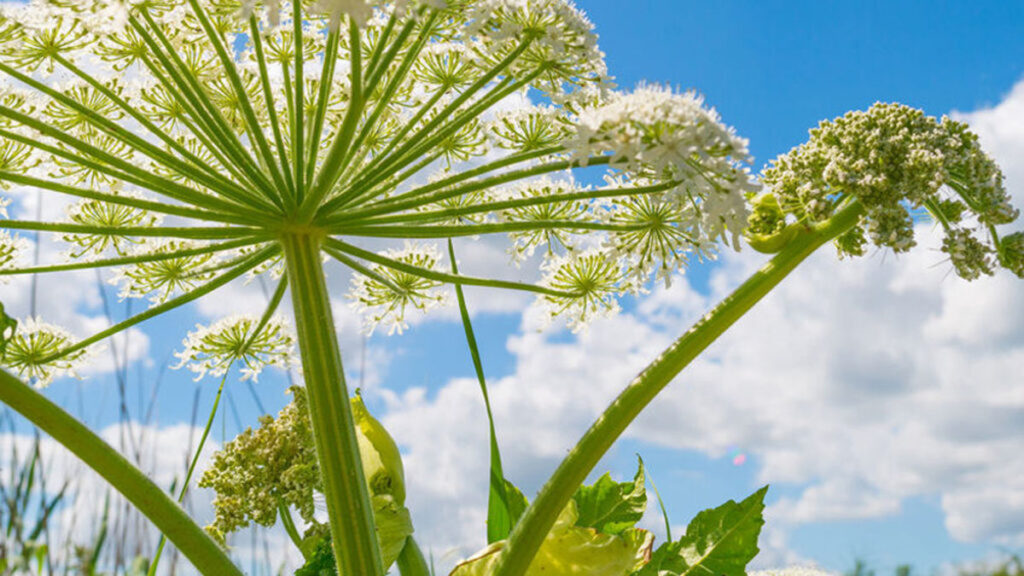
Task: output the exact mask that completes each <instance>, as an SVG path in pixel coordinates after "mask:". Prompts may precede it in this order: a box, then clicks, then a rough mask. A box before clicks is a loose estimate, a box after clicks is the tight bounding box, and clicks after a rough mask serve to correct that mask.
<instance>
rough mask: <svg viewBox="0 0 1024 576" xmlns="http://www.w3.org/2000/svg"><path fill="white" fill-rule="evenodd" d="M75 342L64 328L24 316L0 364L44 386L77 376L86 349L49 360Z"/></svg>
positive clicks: (28, 380) (35, 384)
mask: <svg viewBox="0 0 1024 576" xmlns="http://www.w3.org/2000/svg"><path fill="white" fill-rule="evenodd" d="M76 342H77V341H76V340H75V339H74V338H73V337H72V336H71V334H70V333H68V332H67V331H66V330H64V329H63V328H60V327H57V326H54V325H52V324H47V323H45V322H42V321H40V320H39V319H37V318H27V319H25V320H22V321H21V322H19V323H18V327H17V329H16V330H15V332H14V336H13V337H12V338H11V339H10V340H8V342H7V348H6V350H5V351H4V355H3V361H2V364H3V365H4V366H5V367H7V368H9V369H11V370H13V371H15V372H17V373H18V374H19V375H20V376H21V377H22V378H23V379H25V381H27V382H29V383H31V384H33V385H34V386H36V387H37V388H45V387H46V386H49V384H50V383H51V382H53V380H54V379H55V378H60V377H63V376H72V377H76V378H77V377H78V374H77V372H76V369H77V368H78V367H79V366H80V365H81V364H83V362H84V360H85V359H86V357H87V356H88V355H89V354H88V350H87V349H83V350H77V351H75V352H73V353H71V354H65V355H63V356H61V357H60V358H57V359H50V357H51V356H53V355H54V354H56V353H58V352H60V351H62V350H64V349H66V348H68V347H69V346H72V345H74V344H75V343H76Z"/></svg>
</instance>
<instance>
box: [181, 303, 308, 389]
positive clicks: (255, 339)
mask: <svg viewBox="0 0 1024 576" xmlns="http://www.w3.org/2000/svg"><path fill="white" fill-rule="evenodd" d="M257 328H258V329H259V332H258V333H257V332H256V330H257ZM182 344H183V346H184V349H183V350H182V351H180V352H176V353H175V354H174V355H175V356H176V357H177V358H178V360H180V362H179V363H178V365H177V366H175V368H181V367H183V366H188V369H189V370H191V371H192V372H195V373H196V380H200V379H202V378H203V377H204V376H206V375H207V374H210V375H212V376H223V375H224V374H226V373H227V371H228V370H229V369H230V368H231V366H232V365H233V364H235V363H236V362H238V363H240V364H241V369H242V380H248V379H252V380H253V381H255V380H258V379H259V375H260V373H261V372H262V371H263V369H264V368H266V367H267V366H277V367H278V368H282V369H283V368H288V367H289V366H291V365H292V364H293V361H294V358H293V354H294V350H295V337H294V336H293V335H292V333H291V330H290V329H289V328H288V326H287V324H286V323H285V321H284V319H282V318H271V319H270V320H268V321H267V323H266V324H265V325H263V326H262V327H260V318H256V317H253V316H230V317H228V318H224V319H222V320H219V321H218V322H216V323H214V324H212V325H210V326H202V325H196V329H195V330H194V331H192V332H189V334H188V337H186V338H185V339H184V340H183V341H182Z"/></svg>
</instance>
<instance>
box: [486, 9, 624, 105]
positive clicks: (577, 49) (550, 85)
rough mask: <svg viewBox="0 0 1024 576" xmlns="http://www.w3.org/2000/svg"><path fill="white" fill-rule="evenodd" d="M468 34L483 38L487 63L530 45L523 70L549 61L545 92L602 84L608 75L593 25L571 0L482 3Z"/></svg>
mask: <svg viewBox="0 0 1024 576" xmlns="http://www.w3.org/2000/svg"><path fill="white" fill-rule="evenodd" d="M467 33H468V34H469V35H470V36H474V37H476V38H478V39H479V40H481V43H480V44H479V46H478V48H477V50H478V53H479V55H480V57H481V58H483V59H484V60H491V61H497V60H500V59H501V58H503V57H505V56H506V55H507V54H508V53H509V52H511V51H512V50H515V49H516V48H517V47H518V46H521V45H522V44H523V43H525V42H528V43H529V46H528V48H527V52H526V55H525V57H524V58H523V62H522V63H521V64H519V65H518V66H519V68H518V71H524V72H528V71H532V70H533V68H535V67H536V64H538V63H543V64H544V68H545V71H544V75H543V77H542V83H543V88H544V89H545V90H547V91H548V92H549V93H551V94H561V93H562V92H563V91H564V90H565V88H566V84H569V85H570V86H575V85H587V84H590V83H595V82H600V81H601V80H603V79H604V77H605V76H606V75H607V73H608V69H607V66H606V65H605V62H604V53H603V52H601V50H600V49H599V48H598V46H597V35H596V34H595V33H594V25H593V23H591V22H590V20H588V19H587V17H586V15H585V14H584V13H583V12H582V11H580V10H579V9H578V8H576V6H575V4H573V3H572V2H571V1H570V0H478V1H476V2H473V4H472V7H471V8H470V10H469V27H468V29H467ZM516 71H517V68H513V69H512V71H511V73H512V75H513V76H515V75H516Z"/></svg>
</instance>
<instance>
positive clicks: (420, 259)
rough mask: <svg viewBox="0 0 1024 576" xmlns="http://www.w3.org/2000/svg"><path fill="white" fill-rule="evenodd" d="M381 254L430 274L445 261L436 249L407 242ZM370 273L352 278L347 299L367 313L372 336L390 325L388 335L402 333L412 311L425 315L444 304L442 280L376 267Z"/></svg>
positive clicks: (390, 268) (431, 246) (385, 267)
mask: <svg viewBox="0 0 1024 576" xmlns="http://www.w3.org/2000/svg"><path fill="white" fill-rule="evenodd" d="M380 255H381V256H383V257H385V258H389V259H391V260H393V261H396V262H398V263H400V264H404V265H406V266H410V267H413V268H417V269H421V270H428V271H437V270H438V269H439V268H440V265H441V261H442V257H441V254H440V252H438V250H437V247H436V246H434V245H431V244H414V243H411V242H406V244H405V246H404V247H403V248H402V249H399V250H385V251H383V252H381V253H380ZM369 270H370V271H371V272H372V273H373V276H367V275H364V274H361V273H359V272H358V271H357V272H355V273H354V274H353V275H352V287H351V290H350V292H349V294H348V297H349V298H350V299H352V306H353V307H354V308H355V309H356V310H358V311H360V312H366V313H367V317H366V322H367V324H366V327H367V330H368V331H369V332H370V333H372V332H373V330H374V328H376V327H377V326H378V325H380V324H387V325H388V334H394V333H395V332H397V333H399V334H401V333H402V331H404V330H405V329H406V328H408V327H409V326H408V324H407V323H406V321H405V315H406V313H407V312H408V310H409V309H410V308H412V309H415V310H420V311H421V312H426V311H427V310H429V309H430V308H435V307H438V306H442V305H443V304H444V303H445V300H446V295H445V293H444V292H443V291H442V290H441V288H442V286H443V284H442V283H441V282H439V281H436V280H431V279H429V278H424V277H423V276H420V275H418V274H414V273H412V272H406V271H402V270H398V269H395V268H393V267H388V266H381V265H374V266H372V267H371V268H369Z"/></svg>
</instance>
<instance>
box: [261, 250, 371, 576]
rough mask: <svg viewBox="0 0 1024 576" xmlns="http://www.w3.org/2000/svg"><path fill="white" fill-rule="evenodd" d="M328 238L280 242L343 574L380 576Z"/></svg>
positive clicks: (325, 494) (326, 495)
mask: <svg viewBox="0 0 1024 576" xmlns="http://www.w3.org/2000/svg"><path fill="white" fill-rule="evenodd" d="M321 240H322V239H321V237H320V236H319V235H315V234H313V233H301V232H300V233H290V234H288V235H285V236H284V237H282V239H281V244H282V246H283V247H284V254H285V260H286V261H287V264H288V282H289V284H290V285H291V287H292V302H293V305H294V307H295V328H296V332H297V334H298V338H299V350H300V352H301V354H302V371H303V376H304V378H305V381H306V391H307V394H308V395H309V411H310V419H311V421H312V425H313V437H314V439H315V441H316V450H317V457H318V458H317V459H318V461H319V462H320V472H321V474H322V476H323V483H324V496H325V497H326V499H327V513H328V517H329V518H330V522H331V537H332V542H333V544H334V555H335V558H336V559H337V563H338V572H339V573H340V574H344V575H346V576H351V575H356V574H358V575H360V576H364V575H365V576H380V575H382V574H383V573H384V567H383V565H382V563H381V558H380V552H379V550H378V546H377V537H376V532H375V530H374V523H373V508H372V506H371V503H370V496H369V491H368V490H367V487H366V481H365V479H364V477H363V466H362V463H361V461H360V459H359V445H358V443H357V441H356V432H355V428H354V427H353V419H352V410H351V407H350V405H349V397H348V391H347V389H346V387H345V375H344V372H343V370H342V365H341V352H340V350H339V349H338V340H337V336H336V333H335V327H334V318H333V316H332V314H331V302H330V298H329V297H328V293H327V284H326V282H325V279H324V271H323V267H322V263H321V260H320V243H321Z"/></svg>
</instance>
